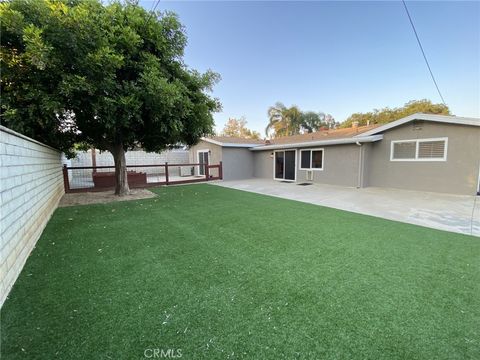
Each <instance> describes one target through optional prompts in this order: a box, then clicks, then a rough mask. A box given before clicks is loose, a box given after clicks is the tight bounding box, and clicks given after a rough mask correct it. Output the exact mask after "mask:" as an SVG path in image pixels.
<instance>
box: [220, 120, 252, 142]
mask: <svg viewBox="0 0 480 360" xmlns="http://www.w3.org/2000/svg"><path fill="white" fill-rule="evenodd" d="M220 135H221V136H233V137H241V138H245V139H257V140H258V139H260V133H259V132H258V131H254V130H250V129H248V128H247V120H246V119H245V117H241V118H240V119H235V118H230V119H228V121H227V123H226V124H225V126H224V127H223V131H222V132H221V133H220Z"/></svg>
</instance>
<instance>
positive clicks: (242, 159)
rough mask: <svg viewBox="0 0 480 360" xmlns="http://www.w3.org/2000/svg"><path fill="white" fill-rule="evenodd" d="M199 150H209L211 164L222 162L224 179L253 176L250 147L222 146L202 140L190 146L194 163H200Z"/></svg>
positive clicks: (191, 158)
mask: <svg viewBox="0 0 480 360" xmlns="http://www.w3.org/2000/svg"><path fill="white" fill-rule="evenodd" d="M199 151H209V161H210V164H211V165H217V164H219V163H220V161H221V162H222V167H223V179H224V180H240V179H249V178H252V177H253V169H254V162H253V153H252V151H250V150H249V148H248V147H222V146H221V145H217V144H212V143H210V142H207V141H204V140H201V141H200V142H199V143H198V144H197V145H194V146H192V147H191V148H190V161H191V162H192V163H198V152H199ZM212 171H215V170H214V169H213V170H212Z"/></svg>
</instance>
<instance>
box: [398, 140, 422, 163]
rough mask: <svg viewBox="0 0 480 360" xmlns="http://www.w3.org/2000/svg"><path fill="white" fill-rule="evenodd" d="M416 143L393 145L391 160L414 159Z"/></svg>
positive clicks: (407, 142) (408, 142)
mask: <svg viewBox="0 0 480 360" xmlns="http://www.w3.org/2000/svg"><path fill="white" fill-rule="evenodd" d="M416 151H417V142H416V141H406V142H396V143H394V144H393V159H415V154H416Z"/></svg>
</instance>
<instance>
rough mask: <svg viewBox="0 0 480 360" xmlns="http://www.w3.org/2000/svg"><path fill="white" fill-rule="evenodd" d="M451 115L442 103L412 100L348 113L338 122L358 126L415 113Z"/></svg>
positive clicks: (386, 121)
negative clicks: (396, 106) (391, 106)
mask: <svg viewBox="0 0 480 360" xmlns="http://www.w3.org/2000/svg"><path fill="white" fill-rule="evenodd" d="M419 112H421V113H427V114H440V115H451V113H450V109H449V108H448V106H446V105H444V104H433V103H432V102H431V101H430V100H427V99H423V100H412V101H409V102H407V103H406V104H405V105H404V106H402V107H398V108H393V109H392V108H389V107H385V108H383V109H374V110H373V111H370V112H366V113H355V114H352V115H350V116H349V117H348V118H347V120H345V121H344V122H342V123H341V124H340V127H342V128H347V127H351V126H352V124H353V123H354V122H357V123H358V125H359V126H364V125H367V124H370V125H373V124H386V123H389V122H391V121H395V120H398V119H401V118H403V117H405V116H409V115H412V114H415V113H419Z"/></svg>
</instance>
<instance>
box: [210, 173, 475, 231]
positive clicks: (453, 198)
mask: <svg viewBox="0 0 480 360" xmlns="http://www.w3.org/2000/svg"><path fill="white" fill-rule="evenodd" d="M215 185H218V186H224V187H228V188H233V189H238V190H245V191H250V192H255V193H259V194H265V195H271V196H276V197H281V198H285V199H291V200H297V201H303V202H306V203H311V204H316V205H322V206H327V207H332V208H336V209H342V210H347V211H352V212H356V213H361V214H367V215H372V216H377V217H381V218H385V219H390V220H396V221H402V222H406V223H411V224H416V225H421V226H427V227H431V228H434V229H440V230H446V231H453V232H458V233H463V234H468V235H475V236H480V197H477V201H476V206H475V210H474V201H475V198H476V197H475V196H461V195H449V194H439V193H430V192H420V191H408V190H399V189H386V188H375V187H369V188H364V189H356V188H348V187H340V186H334V185H324V184H313V185H309V186H300V185H297V184H296V183H282V182H279V181H273V180H267V179H248V180H236V181H220V182H216V183H215ZM472 215H473V221H472Z"/></svg>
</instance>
